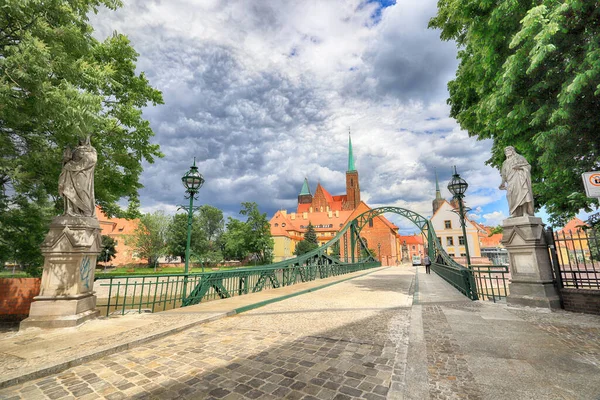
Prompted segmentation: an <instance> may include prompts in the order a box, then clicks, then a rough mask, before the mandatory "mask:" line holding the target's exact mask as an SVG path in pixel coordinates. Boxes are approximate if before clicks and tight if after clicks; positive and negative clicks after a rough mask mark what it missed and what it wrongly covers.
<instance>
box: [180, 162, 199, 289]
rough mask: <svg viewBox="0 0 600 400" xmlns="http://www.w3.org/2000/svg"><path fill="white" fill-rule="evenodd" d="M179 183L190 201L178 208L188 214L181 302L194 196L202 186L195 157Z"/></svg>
mask: <svg viewBox="0 0 600 400" xmlns="http://www.w3.org/2000/svg"><path fill="white" fill-rule="evenodd" d="M181 182H182V183H183V186H184V187H185V192H186V193H187V195H186V196H185V198H186V199H190V205H189V206H187V207H186V206H180V207H179V208H183V209H184V210H186V211H187V212H188V222H187V225H188V226H187V243H186V246H185V270H184V274H185V275H184V278H183V297H182V301H184V300H185V298H186V297H187V283H188V272H189V265H190V243H191V241H192V221H193V217H194V211H195V210H196V209H197V208H198V207H194V199H196V200H198V198H197V197H196V195H197V194H198V192H199V191H200V188H201V187H202V185H203V184H204V178H203V177H202V174H201V173H200V172H198V167H196V157H194V165H192V166H191V167H190V170H189V171H188V172H187V173H186V174H185V175H184V176H183V177H182V178H181Z"/></svg>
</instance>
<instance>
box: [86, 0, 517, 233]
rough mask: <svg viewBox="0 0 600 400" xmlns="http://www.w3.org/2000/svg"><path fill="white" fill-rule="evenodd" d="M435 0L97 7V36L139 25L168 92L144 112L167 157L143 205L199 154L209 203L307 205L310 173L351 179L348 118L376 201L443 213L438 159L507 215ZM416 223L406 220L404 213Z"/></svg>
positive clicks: (165, 206)
mask: <svg viewBox="0 0 600 400" xmlns="http://www.w3.org/2000/svg"><path fill="white" fill-rule="evenodd" d="M435 13H436V0H399V1H398V2H397V3H394V1H393V0H388V1H385V0H383V1H373V2H371V1H368V2H365V1H364V0H363V1H361V0H344V1H341V0H340V1H320V0H313V1H304V0H294V1H280V0H272V1H271V0H256V1H250V0H227V1H217V0H128V1H126V5H125V7H124V8H122V9H120V10H118V11H116V12H113V11H107V10H102V11H101V12H100V13H99V14H98V15H96V16H93V17H92V19H91V20H92V23H93V25H94V27H95V28H96V30H97V32H96V35H97V37H98V38H99V39H101V38H104V37H106V36H108V35H109V34H110V33H111V32H113V31H114V30H116V31H118V32H120V33H124V34H126V35H127V36H128V37H129V38H130V39H131V41H132V43H133V46H134V47H135V49H136V50H137V51H138V53H140V57H139V60H138V71H144V72H145V73H146V75H147V76H148V78H149V80H150V83H151V84H152V85H153V86H154V87H156V88H158V89H159V90H161V91H162V92H163V96H164V100H165V104H164V105H162V106H158V107H152V108H148V109H146V110H145V111H144V114H145V117H146V118H147V119H148V120H149V121H150V123H151V125H152V128H153V129H154V132H155V133H156V136H155V141H156V142H158V143H159V144H160V146H161V149H162V151H163V153H164V154H165V157H164V158H163V159H160V160H158V161H157V162H156V163H155V164H152V165H146V166H145V171H144V174H143V175H142V183H143V184H144V185H145V188H144V189H143V190H142V191H141V201H142V210H143V211H146V212H148V211H154V210H157V209H162V210H165V211H167V212H169V213H174V212H175V210H176V205H177V204H182V203H183V202H184V198H183V194H184V192H183V188H182V186H181V183H180V177H181V176H182V175H183V174H184V173H185V172H186V171H187V169H188V168H189V166H190V164H191V163H192V161H193V158H194V157H196V160H197V164H198V167H199V169H200V172H202V174H203V175H204V177H205V178H206V183H205V185H204V187H203V188H202V190H201V192H200V197H199V202H200V203H201V204H210V205H213V206H216V207H219V208H221V209H222V210H224V212H225V213H226V215H228V216H236V215H237V213H238V211H239V209H240V203H241V202H243V201H255V202H257V203H258V205H259V208H260V209H261V210H262V211H263V212H267V213H268V215H269V217H270V216H272V215H273V213H274V212H275V211H276V210H277V209H280V208H284V209H288V210H293V209H294V208H295V206H296V202H297V200H296V199H297V195H298V193H299V191H300V189H301V187H302V182H303V179H304V177H305V176H306V177H308V180H309V183H310V185H311V189H312V191H313V192H314V189H315V186H316V184H317V182H318V181H320V182H321V184H322V185H323V186H324V187H325V188H326V189H327V190H329V191H330V192H331V193H332V194H334V195H335V194H342V193H344V191H345V177H344V174H345V170H346V168H347V160H348V155H347V148H348V129H351V132H352V143H353V148H354V155H355V159H356V167H357V169H358V171H359V175H360V185H361V193H362V199H363V200H365V201H366V202H367V203H368V204H369V205H370V206H371V207H377V206H381V205H392V206H399V207H405V208H409V209H411V210H413V211H416V212H418V213H421V214H422V215H425V216H430V215H431V200H432V199H433V197H434V195H435V172H434V171H435V170H436V169H437V172H438V175H439V180H440V186H441V187H442V195H443V196H444V197H445V198H450V194H449V192H448V190H447V189H446V185H447V182H448V181H449V179H450V176H451V166H452V165H456V166H457V168H458V171H459V173H460V174H461V176H462V177H464V178H465V179H466V180H467V181H468V182H469V185H470V186H469V189H468V191H467V197H466V201H467V203H468V206H470V207H471V208H472V209H473V211H472V213H473V218H475V219H476V220H478V221H479V222H482V223H484V224H487V225H497V224H499V223H500V222H501V220H502V219H503V218H505V217H506V215H507V213H508V212H507V206H506V200H505V197H504V193H505V192H501V191H500V190H498V189H497V187H498V185H499V184H500V176H499V173H498V171H497V170H496V169H493V168H491V167H488V166H486V165H485V164H484V163H485V161H486V160H487V159H488V158H489V157H490V148H491V142H490V141H477V140H475V139H473V138H469V137H468V135H467V133H466V132H464V131H462V130H461V129H460V127H459V126H458V124H457V123H456V122H455V121H454V120H453V119H452V118H450V117H449V115H448V114H449V107H448V106H447V105H446V98H447V94H448V93H447V90H446V83H447V81H448V80H450V79H452V77H453V76H454V72H455V69H456V66H457V60H456V46H455V44H454V43H448V42H441V41H440V39H439V32H438V31H434V30H429V29H427V22H428V20H429V19H430V18H431V17H432V16H433V15H435ZM390 219H392V220H393V221H394V222H396V223H398V224H399V225H400V226H401V228H402V229H403V231H404V232H406V229H408V231H410V230H412V228H411V227H410V223H409V222H408V221H402V219H401V218H400V219H397V218H393V217H391V216H390Z"/></svg>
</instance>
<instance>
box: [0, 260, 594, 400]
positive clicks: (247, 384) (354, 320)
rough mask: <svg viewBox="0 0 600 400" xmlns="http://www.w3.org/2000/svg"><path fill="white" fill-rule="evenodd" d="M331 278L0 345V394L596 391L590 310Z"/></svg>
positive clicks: (544, 394)
mask: <svg viewBox="0 0 600 400" xmlns="http://www.w3.org/2000/svg"><path fill="white" fill-rule="evenodd" d="M329 279H330V280H321V281H315V282H310V283H307V284H302V285H303V286H300V285H297V286H291V287H288V288H283V289H277V290H272V291H267V292H262V293H257V294H255V295H247V296H240V297H238V298H232V299H226V300H221V301H215V302H210V303H205V304H200V305H198V306H192V307H189V308H183V309H178V310H172V311H170V312H166V313H157V314H152V315H140V316H136V317H133V316H127V317H121V318H118V319H115V320H108V321H106V320H105V321H101V320H100V321H94V322H91V323H89V324H85V325H83V326H82V327H80V328H77V332H75V329H74V330H73V331H74V332H69V330H63V331H61V332H57V333H51V334H50V333H49V334H44V335H41V334H40V332H31V333H30V332H25V333H20V334H14V335H13V336H12V337H7V338H4V339H0V352H1V353H2V354H0V363H3V364H2V366H0V377H2V379H4V382H7V381H6V378H5V376H4V375H5V373H10V374H12V375H11V376H12V377H13V378H12V379H13V380H12V382H9V383H11V385H12V386H10V387H5V388H4V389H0V398H7V399H11V400H13V399H15V400H16V399H27V400H30V399H56V398H60V399H78V400H79V399H83V400H88V399H90V400H92V399H98V398H105V399H109V400H115V399H125V398H127V399H129V398H134V399H146V398H151V399H167V398H168V399H180V398H183V399H194V400H197V399H228V400H229V399H231V400H237V399H256V398H260V399H273V400H275V399H281V398H291V399H302V400H309V399H310V400H314V399H335V400H341V399H343V400H349V399H355V398H357V399H365V400H384V399H386V398H387V399H402V400H408V399H415V400H421V399H423V400H427V399H489V400H498V399H500V400H502V399H509V400H512V399H515V400H527V399H532V400H533V399H536V400H537V399H582V400H583V399H600V379H599V377H600V317H598V316H594V315H585V314H575V313H569V312H564V311H557V312H550V311H548V310H542V309H532V308H517V307H509V306H508V305H506V304H505V303H490V302H483V301H476V302H472V301H470V300H468V299H467V298H465V297H464V296H462V295H461V294H460V293H458V292H457V291H456V289H454V288H453V287H452V286H450V285H449V284H448V283H446V282H445V281H443V280H442V279H441V278H440V277H439V276H437V275H435V273H432V274H431V275H426V274H425V273H424V268H423V267H418V268H414V267H409V266H403V267H389V268H385V267H384V268H378V269H373V270H370V271H362V272H358V273H355V274H349V275H345V276H342V277H338V278H329ZM324 284H326V285H329V286H327V287H324V288H322V289H321V290H318V291H316V290H315V289H317V287H319V286H322V285H324ZM300 293H301V294H302V295H298V294H300ZM282 299H283V300H282ZM273 300H282V301H275V302H274V301H273ZM261 304H262V305H263V306H261V307H258V305H261ZM250 308H254V309H250ZM246 309H250V310H248V312H244V313H241V314H239V315H235V316H232V317H231V318H222V317H223V316H225V315H227V313H230V314H233V313H237V312H239V311H240V310H246ZM236 310H237V311H236ZM211 318H212V319H218V320H216V321H214V322H211V323H203V322H206V321H207V320H208V319H211ZM109 328H110V329H109ZM188 328H189V329H188ZM82 336H84V338H82ZM157 337H161V339H160V340H152V339H154V338H157ZM151 340H152V341H151ZM144 342H145V343H144ZM55 343H56V344H55ZM107 343H111V344H107ZM94 346H96V347H95V348H94ZM102 346H108V348H109V349H110V350H107V351H109V352H110V353H113V354H111V355H109V356H106V357H101V358H100V355H101V352H102V351H104V350H103V349H105V348H104V347H102ZM119 346H123V347H119ZM82 348H84V349H86V348H90V349H92V348H94V349H95V350H94V351H96V352H95V353H93V354H87V353H80V350H81V349H82ZM86 357H89V358H88V359H95V360H94V361H89V362H85V363H84V361H87V359H86ZM14 363H17V364H14ZM78 364H82V365H78ZM14 365H16V368H18V370H16V369H15V368H12V369H11V368H9V366H14ZM69 365H77V366H75V367H74V368H70V369H69V370H68V371H64V372H61V373H57V374H51V372H52V368H56V369H57V370H62V369H65V368H66V367H68V366H69ZM44 368H45V369H44ZM36 371H37V372H36ZM35 374H38V376H46V375H48V376H46V377H44V378H42V379H33V378H35V376H36V375H35ZM15 381H20V382H24V381H26V382H25V383H23V384H14V383H15ZM7 384H8V383H5V385H7ZM3 396H4V397H3Z"/></svg>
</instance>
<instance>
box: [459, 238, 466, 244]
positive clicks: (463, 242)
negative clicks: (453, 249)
mask: <svg viewBox="0 0 600 400" xmlns="http://www.w3.org/2000/svg"><path fill="white" fill-rule="evenodd" d="M458 244H462V245H464V244H465V237H464V236H459V237H458Z"/></svg>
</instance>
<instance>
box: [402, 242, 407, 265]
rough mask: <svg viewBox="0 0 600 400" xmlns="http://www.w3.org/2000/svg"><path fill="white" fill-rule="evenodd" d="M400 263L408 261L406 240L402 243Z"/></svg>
mask: <svg viewBox="0 0 600 400" xmlns="http://www.w3.org/2000/svg"><path fill="white" fill-rule="evenodd" d="M402 261H408V246H407V245H406V240H405V241H404V242H403V243H402Z"/></svg>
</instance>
